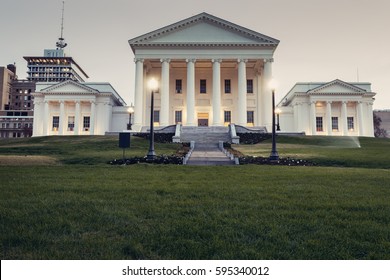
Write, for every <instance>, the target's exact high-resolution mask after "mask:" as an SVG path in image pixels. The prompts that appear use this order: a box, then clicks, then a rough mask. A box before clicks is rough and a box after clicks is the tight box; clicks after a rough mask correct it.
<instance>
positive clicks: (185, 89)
mask: <svg viewBox="0 0 390 280" xmlns="http://www.w3.org/2000/svg"><path fill="white" fill-rule="evenodd" d="M278 43H279V41H278V40H276V39H273V38H271V37H268V36H265V35H263V34H260V33H257V32H254V31H251V30H248V29H246V28H243V27H241V26H238V25H235V24H233V23H230V22H227V21H225V20H222V19H219V18H217V17H214V16H212V15H209V14H206V13H202V14H199V15H196V16H193V17H191V18H188V19H185V20H183V21H180V22H177V23H175V24H172V25H169V26H167V27H164V28H161V29H158V30H156V31H153V32H150V33H148V34H145V35H142V36H139V37H137V38H134V39H131V40H129V44H130V46H131V48H132V50H133V52H134V55H135V59H134V61H135V68H136V71H135V96H134V101H135V108H134V109H135V112H134V114H135V116H134V126H133V128H134V130H141V129H142V127H147V126H149V123H150V117H149V116H150V96H151V90H150V89H148V88H147V82H148V80H150V79H151V78H155V79H157V80H158V81H159V85H160V86H159V90H158V92H156V93H155V107H154V110H155V123H156V125H157V126H158V125H159V126H167V125H172V124H176V123H182V124H183V125H184V126H198V125H199V126H203V125H205V126H223V125H227V124H228V123H236V124H239V125H244V126H262V127H263V126H265V127H267V128H268V129H269V128H270V127H271V121H272V120H271V108H272V104H271V92H270V88H269V86H268V84H269V81H270V79H271V78H272V62H273V54H274V51H275V49H276V47H277V45H278Z"/></svg>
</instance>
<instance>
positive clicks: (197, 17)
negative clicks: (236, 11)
mask: <svg viewBox="0 0 390 280" xmlns="http://www.w3.org/2000/svg"><path fill="white" fill-rule="evenodd" d="M203 19H212V20H214V21H216V22H219V23H222V24H224V25H226V26H229V27H230V28H231V29H235V30H240V31H244V32H246V33H248V34H251V35H252V36H255V37H262V38H264V39H266V40H269V41H270V42H269V43H264V44H265V45H269V46H274V47H275V48H276V47H277V46H278V44H279V42H280V41H279V40H277V39H275V38H272V37H270V36H267V35H264V34H261V33H259V32H256V31H253V30H251V29H248V28H246V27H243V26H240V25H238V24H235V23H232V22H229V21H227V20H224V19H221V18H219V17H216V16H213V15H210V14H208V13H206V12H203V13H200V14H197V15H194V16H192V17H189V18H185V19H182V20H180V21H178V22H175V23H172V24H169V25H167V26H164V27H161V28H159V29H156V30H154V31H151V32H148V33H146V34H143V35H140V36H137V37H135V38H133V39H130V40H128V43H129V45H130V47H131V49H132V50H133V52H134V53H135V49H134V45H138V44H140V43H141V42H142V41H143V40H146V39H148V38H150V37H155V36H158V35H160V33H162V34H163V33H166V32H168V31H170V30H171V29H178V28H180V27H181V25H183V24H184V23H187V24H190V23H191V22H193V21H198V20H203ZM140 39H143V40H141V41H140V42H138V43H137V41H139V40H140ZM160 44H164V43H160ZM192 45H194V43H192ZM259 45H261V44H259Z"/></svg>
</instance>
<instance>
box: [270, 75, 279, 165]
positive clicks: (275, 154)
mask: <svg viewBox="0 0 390 280" xmlns="http://www.w3.org/2000/svg"><path fill="white" fill-rule="evenodd" d="M271 83H272V84H271V90H272V151H271V154H270V156H269V160H270V161H271V162H275V161H278V160H279V154H278V152H277V151H276V133H275V81H272V82H271Z"/></svg>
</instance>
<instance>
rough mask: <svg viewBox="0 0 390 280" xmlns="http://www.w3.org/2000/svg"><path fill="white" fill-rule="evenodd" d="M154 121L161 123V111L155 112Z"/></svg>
mask: <svg viewBox="0 0 390 280" xmlns="http://www.w3.org/2000/svg"><path fill="white" fill-rule="evenodd" d="M153 121H154V122H155V123H156V122H157V123H158V122H160V111H154V112H153Z"/></svg>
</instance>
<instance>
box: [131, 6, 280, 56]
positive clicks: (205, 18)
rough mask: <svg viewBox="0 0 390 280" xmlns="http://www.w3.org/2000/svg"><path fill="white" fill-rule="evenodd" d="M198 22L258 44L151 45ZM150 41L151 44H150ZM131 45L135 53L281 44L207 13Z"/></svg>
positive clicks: (147, 36) (140, 39) (159, 30)
mask: <svg viewBox="0 0 390 280" xmlns="http://www.w3.org/2000/svg"><path fill="white" fill-rule="evenodd" d="M198 22H208V23H210V24H213V25H216V26H219V27H221V28H223V29H225V30H228V31H231V32H234V33H239V34H241V35H243V36H245V37H247V38H251V39H255V40H258V41H259V42H258V43H248V44H245V43H241V44H236V43H213V42H209V43H151V42H150V40H153V39H156V38H159V37H162V36H165V35H167V34H169V33H171V32H176V31H179V30H183V29H185V28H187V27H189V26H191V25H194V24H196V23H198ZM148 41H149V42H148ZM128 42H129V45H130V46H131V48H132V49H133V51H134V47H135V46H137V47H163V46H167V47H240V46H252V47H258V46H269V47H274V48H275V47H276V46H277V45H278V44H279V40H277V39H274V38H271V37H269V36H266V35H264V34H261V33H258V32H256V31H253V30H250V29H248V28H245V27H242V26H239V25H237V24H234V23H231V22H229V21H226V20H224V19H221V18H218V17H215V16H213V15H210V14H207V13H201V14H198V15H195V16H193V17H190V18H187V19H184V20H181V21H179V22H176V23H173V24H171V25H168V26H166V27H162V28H160V29H157V30H155V31H152V32H149V33H146V34H144V35H141V36H138V37H135V38H133V39H130V40H129V41H128Z"/></svg>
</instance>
